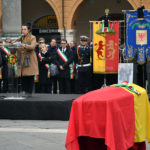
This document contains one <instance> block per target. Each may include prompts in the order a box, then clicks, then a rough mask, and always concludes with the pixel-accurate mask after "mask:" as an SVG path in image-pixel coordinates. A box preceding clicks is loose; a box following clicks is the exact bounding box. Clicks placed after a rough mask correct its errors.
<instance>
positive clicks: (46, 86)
mask: <svg viewBox="0 0 150 150" xmlns="http://www.w3.org/2000/svg"><path fill="white" fill-rule="evenodd" d="M39 93H51V90H50V86H49V84H39Z"/></svg>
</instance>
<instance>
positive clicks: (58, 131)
mask: <svg viewBox="0 0 150 150" xmlns="http://www.w3.org/2000/svg"><path fill="white" fill-rule="evenodd" d="M67 125H68V122H67V121H15V120H14V121H12V120H0V150H65V146H64V144H65V139H66V132H67Z"/></svg>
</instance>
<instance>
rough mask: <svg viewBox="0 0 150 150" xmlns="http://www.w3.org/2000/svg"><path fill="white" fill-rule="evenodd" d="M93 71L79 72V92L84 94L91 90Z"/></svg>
mask: <svg viewBox="0 0 150 150" xmlns="http://www.w3.org/2000/svg"><path fill="white" fill-rule="evenodd" d="M91 78H92V77H91V71H90V70H89V71H86V72H82V71H79V72H78V87H77V88H78V93H79V94H83V93H87V92H89V91H90V90H91Z"/></svg>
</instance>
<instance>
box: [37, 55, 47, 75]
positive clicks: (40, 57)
mask: <svg viewBox="0 0 150 150" xmlns="http://www.w3.org/2000/svg"><path fill="white" fill-rule="evenodd" d="M38 57H39V59H40V61H42V59H43V58H44V57H42V56H41V53H38ZM44 66H45V68H46V69H47V70H48V74H47V76H48V78H50V65H49V64H45V65H44Z"/></svg>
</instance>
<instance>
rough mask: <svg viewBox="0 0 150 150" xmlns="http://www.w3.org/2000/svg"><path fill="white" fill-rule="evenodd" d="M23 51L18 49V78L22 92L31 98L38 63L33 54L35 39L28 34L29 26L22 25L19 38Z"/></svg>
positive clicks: (37, 72)
mask: <svg viewBox="0 0 150 150" xmlns="http://www.w3.org/2000/svg"><path fill="white" fill-rule="evenodd" d="M20 40H21V45H22V47H23V49H18V51H17V58H18V64H17V66H18V76H19V77H21V80H22V90H23V91H25V94H27V96H31V94H32V90H33V85H34V76H35V75H38V74H39V70H38V61H37V56H36V53H35V47H36V37H35V36H33V35H32V34H31V33H30V25H28V24H25V25H22V36H21V38H20Z"/></svg>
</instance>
